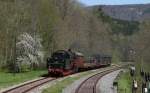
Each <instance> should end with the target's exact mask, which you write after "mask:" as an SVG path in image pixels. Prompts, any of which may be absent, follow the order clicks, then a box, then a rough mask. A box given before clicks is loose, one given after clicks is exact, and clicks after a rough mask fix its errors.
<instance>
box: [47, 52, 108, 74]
mask: <svg viewBox="0 0 150 93" xmlns="http://www.w3.org/2000/svg"><path fill="white" fill-rule="evenodd" d="M109 65H111V56H108V55H107V56H106V55H100V54H97V55H93V56H91V57H90V59H89V60H86V59H85V58H84V55H83V54H82V53H80V52H73V51H71V50H58V51H56V52H54V53H53V54H52V56H51V57H50V58H47V68H48V74H49V75H51V76H67V75H70V74H73V73H77V72H80V71H86V70H91V69H96V68H100V67H104V66H109Z"/></svg>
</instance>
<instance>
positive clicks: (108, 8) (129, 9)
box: [93, 4, 150, 21]
mask: <svg viewBox="0 0 150 93" xmlns="http://www.w3.org/2000/svg"><path fill="white" fill-rule="evenodd" d="M93 8H96V9H99V8H101V9H102V10H103V12H104V13H105V14H107V15H109V16H111V17H113V18H116V19H121V20H128V21H142V20H145V19H149V18H150V4H135V5H97V6H93Z"/></svg>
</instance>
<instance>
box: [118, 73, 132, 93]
mask: <svg viewBox="0 0 150 93" xmlns="http://www.w3.org/2000/svg"><path fill="white" fill-rule="evenodd" d="M131 86H132V79H131V76H130V73H129V71H127V72H122V73H121V74H120V77H119V78H118V93H132V89H131V88H132V87H131Z"/></svg>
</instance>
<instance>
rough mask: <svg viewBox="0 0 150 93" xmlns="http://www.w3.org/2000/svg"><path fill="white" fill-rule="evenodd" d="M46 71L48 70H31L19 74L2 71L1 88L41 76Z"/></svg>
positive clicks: (0, 74) (0, 73) (0, 77)
mask: <svg viewBox="0 0 150 93" xmlns="http://www.w3.org/2000/svg"><path fill="white" fill-rule="evenodd" d="M45 73H47V72H46V70H45V71H44V70H41V71H31V72H25V73H18V74H13V73H6V72H0V89H1V88H5V87H9V86H12V85H14V84H18V83H21V82H25V81H28V80H31V79H34V78H37V77H40V75H42V74H45Z"/></svg>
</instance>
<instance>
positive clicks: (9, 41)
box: [0, 0, 150, 72]
mask: <svg viewBox="0 0 150 93" xmlns="http://www.w3.org/2000/svg"><path fill="white" fill-rule="evenodd" d="M0 11H1V12H0V70H1V71H4V70H7V71H12V72H23V71H31V70H34V69H43V68H46V66H45V64H46V58H47V57H49V56H50V55H51V54H52V53H53V52H54V51H56V50H62V49H69V48H71V49H73V50H75V51H80V52H82V53H83V54H85V56H89V55H92V54H95V53H102V54H109V55H112V57H113V62H122V61H131V60H132V61H133V60H134V61H135V62H139V63H140V64H142V65H141V66H146V65H145V64H149V63H148V62H149V61H150V57H149V54H150V45H149V44H150V39H149V38H150V37H149V35H150V31H149V29H150V21H147V20H145V21H142V22H132V21H129V22H128V21H122V20H117V19H113V18H111V17H109V16H107V15H105V14H104V13H103V12H102V11H101V10H100V9H99V10H98V11H97V10H91V9H88V8H87V7H85V6H84V5H82V4H80V3H79V2H77V1H76V0H0ZM147 68H148V67H147Z"/></svg>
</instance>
